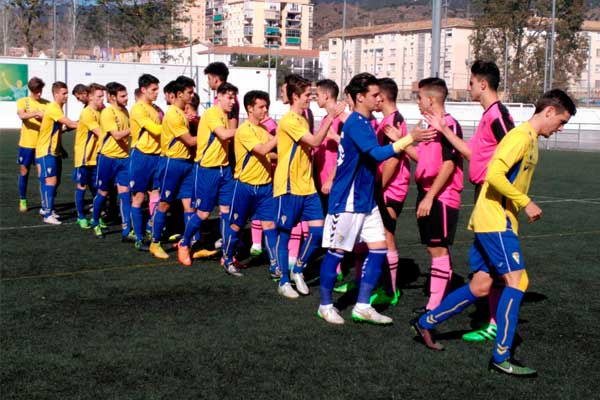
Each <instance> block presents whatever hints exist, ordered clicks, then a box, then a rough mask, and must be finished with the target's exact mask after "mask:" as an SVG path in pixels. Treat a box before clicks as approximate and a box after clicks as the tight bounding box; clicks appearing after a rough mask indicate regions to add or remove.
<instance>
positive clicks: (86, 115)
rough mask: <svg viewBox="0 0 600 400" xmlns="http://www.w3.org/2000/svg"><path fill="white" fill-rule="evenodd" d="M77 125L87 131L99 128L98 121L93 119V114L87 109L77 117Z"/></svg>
mask: <svg viewBox="0 0 600 400" xmlns="http://www.w3.org/2000/svg"><path fill="white" fill-rule="evenodd" d="M79 123H80V124H83V125H84V126H85V128H86V129H87V130H88V131H93V130H94V129H97V128H100V125H99V124H98V121H96V118H94V114H92V112H90V110H88V109H84V110H83V111H82V112H81V115H80V117H79Z"/></svg>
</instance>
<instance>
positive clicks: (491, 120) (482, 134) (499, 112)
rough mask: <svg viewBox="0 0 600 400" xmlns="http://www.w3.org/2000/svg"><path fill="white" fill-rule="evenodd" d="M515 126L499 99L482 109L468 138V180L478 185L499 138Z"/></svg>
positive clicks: (482, 178) (482, 179)
mask: <svg viewBox="0 0 600 400" xmlns="http://www.w3.org/2000/svg"><path fill="white" fill-rule="evenodd" d="M514 127H515V123H514V121H513V119H512V117H511V116H510V114H509V113H508V110H507V109H506V107H504V105H503V104H502V103H500V102H499V101H497V102H495V103H494V104H492V105H491V106H489V107H488V108H487V110H485V111H484V113H483V115H482V116H481V120H480V121H479V125H477V130H476V131H475V134H474V135H473V137H472V138H471V140H469V147H470V148H471V160H470V162H469V180H470V181H471V183H472V184H474V185H480V184H482V183H483V181H484V180H485V174H486V173H487V167H488V164H489V163H490V160H491V159H492V156H493V155H494V151H496V146H498V143H500V140H502V138H503V137H504V135H506V134H507V133H508V131H510V130H511V129H512V128H514Z"/></svg>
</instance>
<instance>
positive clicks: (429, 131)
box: [410, 120, 436, 142]
mask: <svg viewBox="0 0 600 400" xmlns="http://www.w3.org/2000/svg"><path fill="white" fill-rule="evenodd" d="M422 123H423V120H420V121H419V122H418V123H417V125H415V127H414V128H413V130H412V131H411V132H410V135H411V136H412V137H413V140H414V141H415V142H431V141H432V140H433V139H435V135H436V133H435V128H432V127H429V128H422V127H421V125H422Z"/></svg>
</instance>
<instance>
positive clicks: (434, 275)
mask: <svg viewBox="0 0 600 400" xmlns="http://www.w3.org/2000/svg"><path fill="white" fill-rule="evenodd" d="M451 278H452V266H451V265H450V256H443V257H434V258H432V259H431V282H430V285H429V292H430V295H429V302H428V303H427V306H426V307H425V308H427V309H428V310H433V309H434V308H436V307H437V306H439V305H440V303H441V302H442V299H443V298H444V295H445V294H446V290H447V289H448V286H450V279H451Z"/></svg>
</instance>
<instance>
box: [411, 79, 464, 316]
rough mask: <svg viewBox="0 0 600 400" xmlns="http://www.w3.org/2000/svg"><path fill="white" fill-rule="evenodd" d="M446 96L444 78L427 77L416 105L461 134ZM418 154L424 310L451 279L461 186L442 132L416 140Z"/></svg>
mask: <svg viewBox="0 0 600 400" xmlns="http://www.w3.org/2000/svg"><path fill="white" fill-rule="evenodd" d="M447 95H448V88H447V87H446V82H444V80H443V79H439V78H426V79H423V80H421V81H420V82H419V92H418V94H417V105H418V106H419V110H420V111H421V114H423V115H426V114H429V115H435V116H436V117H438V118H444V120H445V121H446V124H447V125H448V127H449V128H450V129H451V130H452V131H453V133H454V134H455V135H457V136H459V137H462V129H461V127H460V124H459V123H458V122H457V121H456V120H455V119H454V118H452V116H451V115H450V114H448V113H446V111H445V108H444V102H445V100H446V96H447ZM418 155H419V156H418V159H419V160H418V162H417V170H416V172H415V181H416V183H417V188H418V190H419V193H418V195H417V223H418V225H419V232H420V234H421V243H423V244H424V245H426V246H427V252H428V253H429V255H430V256H431V282H430V296H429V301H428V303H427V305H426V306H425V309H426V310H432V309H434V308H435V307H437V306H438V305H439V304H440V302H441V301H442V299H443V298H444V295H445V293H446V291H447V289H448V287H449V283H450V279H451V278H452V264H451V259H450V252H449V247H450V246H451V245H452V243H453V241H454V234H455V233H456V225H457V223H458V210H459V207H460V193H461V192H462V189H463V171H462V156H461V155H460V153H459V152H458V151H457V150H456V149H455V148H454V147H452V144H450V142H449V141H448V139H446V137H445V136H444V135H442V133H441V132H437V135H436V138H435V139H434V140H433V141H431V142H424V143H419V146H418Z"/></svg>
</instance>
